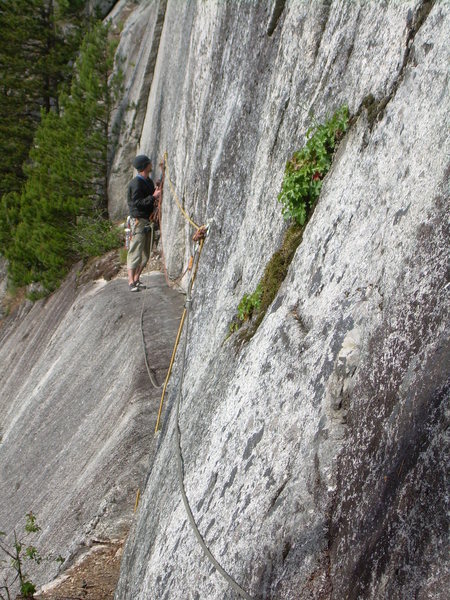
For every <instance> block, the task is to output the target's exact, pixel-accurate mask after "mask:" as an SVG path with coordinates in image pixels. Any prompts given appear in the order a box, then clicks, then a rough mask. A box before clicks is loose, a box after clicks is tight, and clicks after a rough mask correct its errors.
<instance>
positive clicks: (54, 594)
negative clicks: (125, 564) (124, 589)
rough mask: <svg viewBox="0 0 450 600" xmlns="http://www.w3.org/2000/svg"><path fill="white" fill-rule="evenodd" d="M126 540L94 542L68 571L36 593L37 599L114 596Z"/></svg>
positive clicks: (104, 598)
mask: <svg viewBox="0 0 450 600" xmlns="http://www.w3.org/2000/svg"><path fill="white" fill-rule="evenodd" d="M124 541H125V540H114V541H109V542H101V543H100V542H99V543H94V545H93V547H92V548H91V549H90V550H89V552H87V553H86V554H84V555H83V556H81V557H80V558H79V559H78V560H77V562H76V563H75V564H74V565H73V566H72V567H70V568H69V569H67V571H66V572H65V573H64V574H63V575H61V576H60V577H58V579H55V580H54V581H52V582H51V583H49V584H48V585H46V586H44V587H43V588H42V590H41V591H40V592H39V593H37V594H35V598H36V599H37V600H110V599H112V598H114V591H115V589H116V584H117V581H118V579H119V571H120V561H121V558H122V551H123V544H124Z"/></svg>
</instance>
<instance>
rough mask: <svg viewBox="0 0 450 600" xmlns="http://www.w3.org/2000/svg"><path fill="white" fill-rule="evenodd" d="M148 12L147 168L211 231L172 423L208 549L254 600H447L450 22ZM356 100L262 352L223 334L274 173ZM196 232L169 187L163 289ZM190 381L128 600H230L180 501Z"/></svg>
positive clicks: (148, 501) (372, 9)
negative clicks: (162, 167) (163, 169)
mask: <svg viewBox="0 0 450 600" xmlns="http://www.w3.org/2000/svg"><path fill="white" fill-rule="evenodd" d="M146 6H147V5H146ZM136 10H141V11H142V10H144V4H142V5H140V7H139V8H138V9H136ZM147 10H148V11H149V13H148V14H149V15H150V11H153V12H151V14H152V15H153V17H152V20H151V22H149V24H148V27H147V30H148V31H150V30H151V29H152V28H153V27H154V21H155V15H156V14H159V15H160V19H162V21H163V24H162V29H161V33H160V37H159V38H158V41H157V44H156V43H155V44H153V42H150V41H149V42H148V44H146V48H147V50H149V46H152V47H154V48H155V47H157V56H156V60H155V62H154V66H153V67H152V76H151V86H150V89H149V95H148V104H147V113H146V116H145V121H144V123H143V126H142V129H141V131H140V132H139V135H140V137H139V145H138V147H137V148H136V151H142V152H145V153H147V154H149V156H151V157H152V159H153V162H154V164H157V163H158V160H159V159H160V158H161V156H162V154H163V152H164V151H165V150H167V152H168V162H169V173H168V174H166V175H168V176H169V177H170V179H171V181H172V182H173V185H174V187H175V189H176V193H177V197H178V199H179V201H180V203H181V204H182V205H183V206H184V208H185V210H186V211H187V213H188V214H189V215H191V217H192V218H193V219H194V220H195V221H196V222H197V223H198V224H204V223H207V224H208V225H209V234H208V237H207V240H206V243H205V246H204V250H203V253H202V256H201V260H200V263H199V272H198V276H197V280H196V284H195V289H194V297H193V304H192V312H191V319H190V327H189V331H188V339H187V350H186V369H185V373H184V380H183V385H182V390H181V399H182V406H181V412H180V418H179V427H180V431H181V448H182V456H183V465H184V485H185V488H186V494H187V497H188V499H189V502H190V505H191V508H192V512H193V515H194V518H195V520H196V522H197V524H198V527H199V530H200V532H201V534H202V536H203V538H204V540H205V542H206V544H207V545H208V547H209V549H210V550H211V552H212V553H213V555H214V556H215V557H216V558H217V560H218V561H219V562H220V563H221V565H222V566H223V568H224V569H225V570H226V571H227V572H228V573H229V574H230V575H231V576H232V577H233V578H234V579H235V580H236V581H237V582H238V583H239V585H240V586H241V587H242V588H243V589H244V590H246V592H247V593H248V594H249V595H250V596H251V597H252V598H258V599H263V598H264V599H269V598H271V599H273V600H275V599H276V600H292V599H293V598H299V599H300V598H301V599H308V598H309V599H312V598H314V599H319V598H320V599H324V598H330V599H331V598H333V599H336V600H338V599H342V598H349V599H350V598H352V599H357V598H358V599H364V600H366V599H374V600H375V599H378V598H393V599H399V600H400V599H403V598H414V597H415V598H438V599H441V598H442V599H443V598H444V597H445V596H446V593H447V592H446V590H447V589H448V586H449V577H448V570H447V569H446V558H445V553H446V549H447V547H448V546H447V544H448V537H447V534H448V532H447V524H448V522H447V520H446V514H447V510H448V506H447V505H446V495H445V493H444V490H445V474H446V473H445V472H446V470H447V465H448V433H447V432H446V425H445V423H446V421H445V419H446V411H448V396H449V394H448V364H449V348H448V333H449V331H448V323H447V319H446V313H448V289H449V288H448V273H447V261H448V250H447V244H448V218H447V217H448V172H449V169H448V154H449V141H448V131H447V128H446V127H445V126H444V124H445V123H448V122H449V97H448V92H449V90H448V68H447V65H448V61H449V49H448V39H450V19H449V6H448V4H447V3H445V2H427V1H425V2H421V1H418V0H410V1H405V2H384V3H379V2H347V0H334V1H317V2H312V3H309V2H302V1H295V2H283V1H273V2H271V1H265V2H250V1H248V2H240V3H228V2H218V1H214V2H188V3H180V2H177V1H175V0H168V1H167V3H163V2H160V3H159V2H156V1H155V2H150V3H149V4H148V8H147ZM130 18H131V17H130ZM149 18H150V17H149ZM343 104H347V105H348V106H349V109H350V112H351V114H352V115H354V119H353V120H352V124H351V127H350V129H349V131H348V133H347V135H346V136H345V138H344V140H343V141H342V143H341V144H340V146H339V149H338V151H337V153H336V155H335V157H334V162H333V166H332V169H331V171H330V172H329V173H328V175H327V177H326V180H325V181H324V186H323V188H322V194H321V196H320V199H319V201H318V203H317V206H316V208H315V211H314V214H313V216H312V218H311V220H310V221H309V223H308V225H307V227H306V230H305V232H304V235H303V240H302V243H301V245H300V246H299V248H298V250H297V252H296V255H295V257H294V259H293V262H292V264H291V266H290V269H289V272H288V275H287V277H286V279H285V281H284V283H283V285H282V287H281V289H280V290H279V293H278V295H277V297H276V299H275V301H274V302H273V304H272V306H271V308H270V309H269V311H268V313H267V314H266V316H265V318H264V320H263V322H262V323H261V325H260V326H259V328H258V330H257V332H256V334H255V335H254V336H253V338H252V339H251V340H250V341H249V342H247V343H245V344H238V343H236V338H237V336H236V335H233V336H231V337H230V338H228V339H227V336H228V325H229V323H230V322H231V320H232V318H233V316H234V314H235V312H236V308H237V305H238V303H239V301H240V299H241V298H242V296H243V294H244V293H249V292H252V291H253V290H254V289H255V287H256V285H257V283H258V281H259V278H260V277H261V275H262V273H263V271H264V268H265V265H266V264H267V262H268V260H269V259H270V257H271V255H272V254H273V253H274V252H275V251H276V250H277V249H278V247H279V245H280V243H281V239H282V236H283V233H284V231H285V229H286V226H287V225H286V223H285V222H284V220H283V218H282V216H281V211H280V206H279V205H278V204H277V200H276V198H277V194H278V192H279V190H280V186H281V181H282V177H283V171H284V165H285V162H286V160H287V159H288V158H289V157H290V156H291V155H292V153H293V152H294V151H295V150H297V149H299V148H300V147H301V146H302V145H303V143H304V140H305V134H306V131H307V129H308V127H309V126H310V124H311V121H312V116H311V114H312V113H313V114H314V117H315V119H317V120H318V121H321V120H323V119H324V118H325V116H326V115H329V114H331V113H332V112H333V111H334V110H335V109H336V108H338V107H340V106H341V105H343ZM116 184H117V185H122V182H121V181H120V180H119V179H117V180H115V179H114V174H113V175H112V178H111V186H113V187H114V186H115V185H116ZM119 210H120V209H119V207H118V205H117V204H114V206H112V207H111V211H112V213H114V212H115V211H119ZM122 210H125V206H124V205H123V208H122ZM192 233H193V230H192V227H190V226H189V225H188V224H187V222H186V220H185V219H184V217H183V216H182V215H181V212H180V211H179V210H178V208H177V206H176V204H175V202H174V195H173V193H172V192H171V190H170V187H169V186H168V181H166V185H165V192H164V203H163V217H162V234H163V245H164V253H165V258H166V265H167V269H168V272H169V275H171V276H173V277H175V276H176V275H178V274H180V273H182V272H183V269H184V267H185V265H186V264H187V260H188V257H189V255H190V254H191V252H192V242H191V237H192ZM186 284H187V276H186V277H185V278H184V279H183V285H184V286H186ZM180 368H181V360H180V356H179V357H178V360H177V363H176V368H175V373H174V376H173V378H172V381H171V386H170V388H169V394H168V400H167V406H166V411H165V422H164V427H163V431H162V432H161V434H160V439H159V449H158V452H157V454H156V457H155V460H154V462H153V464H152V465H151V467H149V473H148V480H147V485H146V490H145V493H144V495H143V499H142V504H141V506H140V509H139V511H138V514H137V516H136V519H135V522H134V524H133V528H132V532H131V534H130V536H129V539H128V542H127V546H126V550H125V554H124V560H123V564H122V570H121V577H120V581H119V585H118V588H117V591H116V598H117V600H122V599H133V600H137V599H142V600H143V599H147V598H155V599H158V600H163V599H164V600H181V599H183V600H184V599H187V598H189V599H192V600H194V599H195V600H205V599H208V600H219V599H220V600H223V599H225V600H227V599H229V600H231V599H232V598H237V597H238V596H237V594H236V592H235V591H234V590H233V589H231V587H230V586H229V584H228V582H227V581H226V580H225V579H224V578H223V577H222V576H221V575H220V574H218V572H217V571H216V570H215V569H213V568H212V567H211V565H210V563H209V562H208V560H207V559H206V558H205V555H204V553H203V552H202V550H201V548H200V546H199V544H198V541H197V539H196V537H195V535H194V533H193V531H192V529H191V527H190V525H189V523H188V520H187V517H186V512H185V508H184V506H183V502H182V499H181V494H180V488H179V481H178V475H177V468H176V464H177V463H176V453H177V450H176V444H175V431H176V427H177V424H176V411H175V406H176V398H177V389H178V384H179V383H180Z"/></svg>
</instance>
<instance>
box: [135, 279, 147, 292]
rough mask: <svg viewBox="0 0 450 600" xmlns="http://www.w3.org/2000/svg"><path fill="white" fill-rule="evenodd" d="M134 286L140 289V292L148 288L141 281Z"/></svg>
mask: <svg viewBox="0 0 450 600" xmlns="http://www.w3.org/2000/svg"><path fill="white" fill-rule="evenodd" d="M134 285H135V286H136V287H138V288H139V289H140V290H146V289H147V286H146V285H144V284H143V283H142V281H141V280H140V279H138V280H137V281H135V282H134Z"/></svg>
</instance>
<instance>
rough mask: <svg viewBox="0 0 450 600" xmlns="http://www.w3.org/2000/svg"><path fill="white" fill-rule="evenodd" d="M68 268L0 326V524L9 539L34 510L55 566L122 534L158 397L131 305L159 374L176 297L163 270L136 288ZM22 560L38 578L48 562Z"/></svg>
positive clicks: (177, 308)
mask: <svg viewBox="0 0 450 600" xmlns="http://www.w3.org/2000/svg"><path fill="white" fill-rule="evenodd" d="M76 275H77V274H76V270H74V272H73V273H72V274H71V276H70V277H69V278H68V279H67V280H66V281H65V283H64V285H63V286H62V287H61V288H60V289H59V290H58V291H57V292H56V293H55V294H54V295H52V297H51V298H49V299H47V300H45V301H44V300H41V301H39V302H37V303H35V304H34V305H32V304H31V302H29V303H28V304H26V305H24V306H23V308H22V310H21V312H20V313H17V314H15V315H11V316H10V317H8V318H7V319H5V321H4V323H3V324H2V327H1V329H0V362H1V365H2V369H1V373H0V387H1V390H2V391H1V398H0V415H1V431H0V433H1V438H0V523H1V530H2V531H5V532H6V533H8V534H9V537H8V538H7V544H10V543H11V535H12V532H13V530H14V529H15V530H16V532H17V534H18V536H19V537H21V536H22V534H23V531H24V529H23V528H24V524H25V515H26V514H27V513H28V512H29V511H32V512H33V513H34V514H35V515H36V517H37V519H38V523H39V525H40V526H41V527H42V531H41V532H40V533H39V535H38V536H37V538H36V541H35V545H36V547H37V548H38V549H39V551H40V552H41V554H42V555H43V556H46V555H48V554H52V555H53V556H54V557H56V556H58V554H60V555H61V556H62V557H63V558H64V559H65V563H64V565H63V566H62V568H63V569H64V568H65V566H69V565H70V564H72V563H73V561H74V560H75V559H76V558H77V557H78V556H80V555H82V554H83V553H84V552H86V551H87V550H88V549H89V548H90V547H91V546H92V544H94V543H96V542H102V541H108V540H114V539H123V537H124V536H125V535H126V534H127V532H128V529H129V527H130V523H131V520H132V516H133V508H134V504H135V499H136V493H137V490H138V488H139V487H141V486H142V484H143V481H144V480H145V478H146V472H147V468H148V461H149V458H151V455H152V452H153V450H152V448H154V444H152V440H153V430H154V427H155V417H156V411H157V408H158V405H159V398H160V390H159V389H156V388H154V387H153V386H152V385H151V384H150V382H149V376H148V374H147V371H146V366H145V360H144V354H143V346H142V335H141V327H140V322H141V315H142V323H143V331H144V340H145V343H146V347H147V352H148V356H149V358H148V360H149V364H150V365H151V367H152V368H153V370H154V377H156V380H157V382H158V383H161V382H163V381H164V377H165V374H166V371H167V367H168V364H169V360H170V356H171V352H172V345H173V341H174V339H175V334H176V329H177V325H178V321H179V318H180V315H181V309H182V303H183V296H182V295H181V294H179V293H178V292H175V291H173V290H170V289H168V288H167V286H166V285H165V282H164V277H163V276H162V275H161V274H154V275H152V276H150V277H149V278H148V280H149V282H150V289H148V290H146V291H145V292H142V293H140V294H130V292H129V291H128V285H127V283H126V280H124V279H114V280H112V281H109V282H107V281H105V280H104V279H98V280H96V281H91V282H90V283H85V284H84V285H82V286H78V287H77V286H76ZM3 558H4V557H3V556H2V559H3ZM1 567H2V569H3V567H5V565H4V564H3V563H2V565H1ZM26 570H27V572H28V573H29V574H30V577H32V580H33V581H34V582H35V583H37V584H38V585H41V584H43V583H47V582H48V581H49V580H50V579H51V578H52V577H54V576H55V575H56V574H57V571H58V563H56V562H55V561H54V560H53V561H43V562H42V563H41V565H40V566H39V568H38V569H36V570H35V571H33V569H32V566H30V565H29V564H27V565H26ZM1 581H2V582H3V577H1ZM11 591H12V590H11Z"/></svg>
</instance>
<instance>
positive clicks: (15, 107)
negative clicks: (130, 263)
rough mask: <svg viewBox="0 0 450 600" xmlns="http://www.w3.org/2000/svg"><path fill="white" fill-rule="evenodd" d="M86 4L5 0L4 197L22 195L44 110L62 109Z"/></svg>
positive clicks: (0, 3)
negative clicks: (61, 97)
mask: <svg viewBox="0 0 450 600" xmlns="http://www.w3.org/2000/svg"><path fill="white" fill-rule="evenodd" d="M84 5H85V0H70V2H69V0H59V1H58V2H56V0H14V2H12V1H11V0H0V30H1V32H2V33H1V37H0V196H2V195H3V194H4V193H9V192H12V191H19V190H20V189H21V187H22V185H23V183H24V180H25V174H24V172H23V164H24V162H25V161H26V159H27V157H28V152H29V150H30V147H31V144H32V141H33V136H34V132H35V131H36V128H37V126H38V124H39V121H40V114H41V107H43V108H44V110H45V112H48V111H49V110H50V108H51V107H52V106H56V105H57V97H58V87H59V86H60V85H61V84H63V83H67V82H68V81H69V80H70V76H71V72H72V63H73V59H74V57H75V53H76V51H77V49H78V47H79V45H80V41H81V30H82V26H83V23H84V18H83V13H84Z"/></svg>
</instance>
